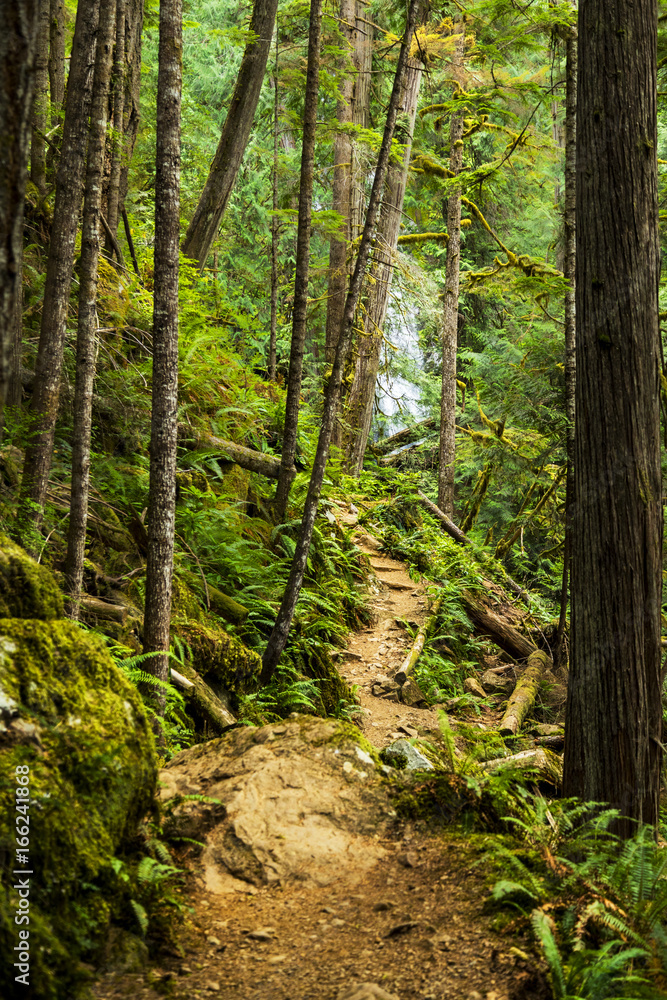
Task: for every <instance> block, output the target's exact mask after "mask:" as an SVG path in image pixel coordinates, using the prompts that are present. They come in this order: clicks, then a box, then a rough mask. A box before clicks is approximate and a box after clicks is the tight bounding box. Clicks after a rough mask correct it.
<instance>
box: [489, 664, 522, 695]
mask: <svg viewBox="0 0 667 1000" xmlns="http://www.w3.org/2000/svg"><path fill="white" fill-rule="evenodd" d="M482 687H483V688H484V691H485V692H486V694H508V695H509V694H511V693H512V691H513V690H514V679H513V678H512V677H502V676H500V674H494V672H493V671H492V670H487V671H486V673H484V674H482Z"/></svg>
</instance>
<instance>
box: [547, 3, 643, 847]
mask: <svg viewBox="0 0 667 1000" xmlns="http://www.w3.org/2000/svg"><path fill="white" fill-rule="evenodd" d="M656 35H657V4H656V3H655V0H635V2H634V3H627V2H624V0H585V2H584V3H581V4H580V6H579V24H578V36H579V50H578V51H579V80H578V95H577V96H578V100H577V199H576V205H577V263H576V310H577V345H576V365H577V389H576V410H577V420H576V426H575V495H576V509H575V513H574V518H573V545H574V550H573V556H574V558H573V561H572V655H571V671H570V681H569V687H568V700H567V709H566V728H565V773H564V794H565V795H567V796H575V795H576V796H579V797H581V798H582V799H585V800H588V801H597V802H608V803H610V804H611V805H612V806H614V807H616V808H618V809H619V810H620V811H621V814H622V816H623V817H627V819H621V820H619V822H618V825H617V832H619V833H620V834H621V835H622V836H630V835H632V834H633V833H634V832H635V830H636V822H640V823H647V824H652V825H657V822H658V798H659V785H660V764H661V743H660V741H661V727H662V718H661V715H662V708H661V682H660V602H661V542H662V506H661V504H662V484H661V475H660V434H659V429H660V417H659V377H660V341H659V325H658V278H659V269H660V251H659V242H658V194H657V160H656V146H657V124H656V122H657V119H656V73H657V68H656V63H657V56H656ZM633 821H636V822H633Z"/></svg>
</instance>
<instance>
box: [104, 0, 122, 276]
mask: <svg viewBox="0 0 667 1000" xmlns="http://www.w3.org/2000/svg"><path fill="white" fill-rule="evenodd" d="M112 104H113V116H112V126H113V131H112V137H111V168H110V171H109V186H108V188H107V211H106V219H107V224H108V226H109V234H107V239H106V243H105V249H106V252H107V254H108V255H109V257H111V255H112V253H113V252H114V250H116V247H117V244H116V246H114V243H113V239H112V237H113V238H115V237H116V234H117V232H118V220H119V218H120V211H119V210H120V179H121V172H122V167H123V154H124V146H125V143H124V141H123V140H124V131H123V125H124V116H125V0H117V3H116V46H115V50H114V59H113V89H112ZM116 257H117V260H118V263H119V264H122V263H123V261H122V258H121V257H119V256H118V252H117V250H116Z"/></svg>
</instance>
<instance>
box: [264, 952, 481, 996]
mask: <svg viewBox="0 0 667 1000" xmlns="http://www.w3.org/2000/svg"><path fill="white" fill-rule="evenodd" d="M286 958H287V955H270V956H269V959H268V961H269V964H270V965H278V964H279V962H284V961H285V959H286ZM480 1000H481V997H480Z"/></svg>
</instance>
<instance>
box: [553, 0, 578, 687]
mask: <svg viewBox="0 0 667 1000" xmlns="http://www.w3.org/2000/svg"><path fill="white" fill-rule="evenodd" d="M573 6H576V4H575V3H574V2H573ZM565 61H566V71H565V80H566V83H565V86H566V92H565V93H566V96H565V210H564V212H563V243H564V258H563V277H564V278H565V280H566V282H567V286H566V289H565V418H566V421H567V430H566V439H565V449H566V455H567V479H566V482H565V549H564V552H563V584H562V588H561V602H560V617H559V621H558V632H557V634H556V642H555V644H554V663H555V665H556V668H559V667H560V666H562V665H564V664H565V662H566V660H567V657H566V655H565V626H566V623H567V597H568V583H569V575H570V560H571V557H572V516H573V512H574V502H575V500H574V448H575V443H574V421H575V391H576V383H577V361H576V341H577V337H576V325H577V312H576V301H575V270H576V262H577V228H576V223H577V218H576V194H577V134H576V133H577V32H576V29H575V28H574V27H572V29H571V30H570V31H569V33H568V34H567V36H566V39H565Z"/></svg>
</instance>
